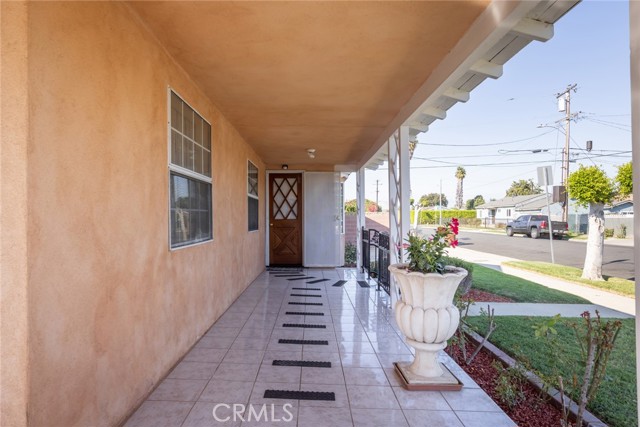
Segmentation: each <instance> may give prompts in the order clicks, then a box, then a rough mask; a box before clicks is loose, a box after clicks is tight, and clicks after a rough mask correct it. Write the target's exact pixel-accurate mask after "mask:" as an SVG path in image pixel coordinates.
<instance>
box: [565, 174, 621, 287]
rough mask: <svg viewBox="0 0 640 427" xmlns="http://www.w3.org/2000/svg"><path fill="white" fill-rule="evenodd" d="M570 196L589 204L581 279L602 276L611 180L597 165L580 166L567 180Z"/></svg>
mask: <svg viewBox="0 0 640 427" xmlns="http://www.w3.org/2000/svg"><path fill="white" fill-rule="evenodd" d="M567 190H568V192H569V196H570V197H571V198H572V199H575V200H576V202H577V203H578V205H580V206H584V207H587V206H588V207H589V235H588V240H587V253H586V255H585V259H584V267H583V269H582V278H583V279H589V280H603V279H602V256H603V253H604V205H605V204H607V203H611V200H613V197H614V195H615V186H614V183H613V181H612V180H611V179H609V177H608V176H607V175H606V174H605V173H604V171H603V170H602V169H600V168H599V167H597V166H588V167H585V166H580V168H579V169H578V170H577V171H575V172H573V173H572V174H570V175H569V178H568V179H567Z"/></svg>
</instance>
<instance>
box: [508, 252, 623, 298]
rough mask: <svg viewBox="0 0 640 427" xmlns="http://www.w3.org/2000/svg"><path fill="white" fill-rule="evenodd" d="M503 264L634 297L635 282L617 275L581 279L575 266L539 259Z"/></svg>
mask: <svg viewBox="0 0 640 427" xmlns="http://www.w3.org/2000/svg"><path fill="white" fill-rule="evenodd" d="M503 264H504V265H507V266H509V267H514V268H520V269H522V270H528V271H533V272H535V273H540V274H544V275H547V276H551V277H557V278H559V279H563V280H568V281H570V282H575V283H580V284H581V285H586V286H589V287H591V288H596V289H602V290H605V291H609V292H613V293H616V294H619V295H624V296H628V297H632V298H633V297H635V283H634V282H633V281H631V280H627V279H621V278H619V277H610V276H604V279H605V280H602V281H598V280H587V279H582V278H581V277H580V276H582V270H581V269H579V268H575V267H567V266H564V265H558V264H551V263H549V262H539V261H508V262H504V263H503Z"/></svg>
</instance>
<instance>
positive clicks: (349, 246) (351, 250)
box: [344, 242, 356, 267]
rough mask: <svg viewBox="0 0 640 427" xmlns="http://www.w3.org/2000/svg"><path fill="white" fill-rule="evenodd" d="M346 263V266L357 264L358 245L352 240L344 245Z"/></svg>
mask: <svg viewBox="0 0 640 427" xmlns="http://www.w3.org/2000/svg"><path fill="white" fill-rule="evenodd" d="M344 265H345V267H353V266H355V265H356V245H354V244H353V243H351V242H347V243H345V245H344Z"/></svg>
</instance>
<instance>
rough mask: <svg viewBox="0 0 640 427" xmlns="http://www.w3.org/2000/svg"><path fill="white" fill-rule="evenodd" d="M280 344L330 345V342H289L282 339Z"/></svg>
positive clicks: (279, 341)
mask: <svg viewBox="0 0 640 427" xmlns="http://www.w3.org/2000/svg"><path fill="white" fill-rule="evenodd" d="M278 344H301V345H329V341H326V340H289V339H286V340H285V339H280V340H278Z"/></svg>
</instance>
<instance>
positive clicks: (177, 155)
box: [171, 131, 182, 166]
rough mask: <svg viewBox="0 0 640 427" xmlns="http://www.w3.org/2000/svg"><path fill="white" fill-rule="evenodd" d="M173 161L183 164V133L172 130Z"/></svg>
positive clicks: (176, 163) (175, 163)
mask: <svg viewBox="0 0 640 427" xmlns="http://www.w3.org/2000/svg"><path fill="white" fill-rule="evenodd" d="M171 163H173V164H174V165H178V166H182V135H180V134H179V133H178V132H176V131H171Z"/></svg>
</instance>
